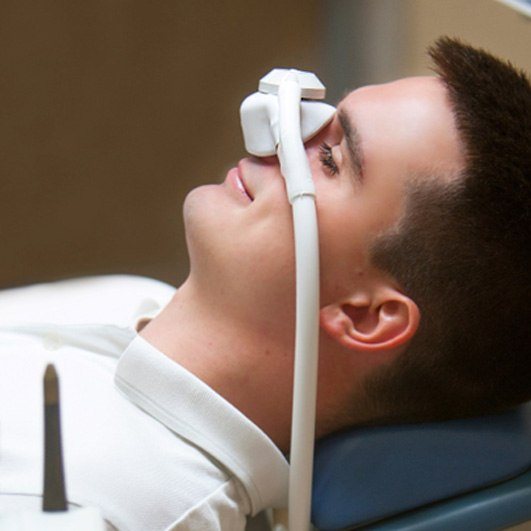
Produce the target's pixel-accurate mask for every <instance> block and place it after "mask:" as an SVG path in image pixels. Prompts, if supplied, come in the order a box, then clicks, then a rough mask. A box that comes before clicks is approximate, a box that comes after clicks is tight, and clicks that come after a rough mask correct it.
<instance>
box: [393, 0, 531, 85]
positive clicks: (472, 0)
mask: <svg viewBox="0 0 531 531" xmlns="http://www.w3.org/2000/svg"><path fill="white" fill-rule="evenodd" d="M403 1H404V9H405V12H406V14H407V17H406V20H407V25H408V49H407V50H406V54H405V56H406V58H407V59H406V64H405V74H409V75H411V74H418V73H427V72H428V68H427V65H428V60H427V58H426V55H425V52H424V51H425V49H426V47H427V46H428V45H429V44H430V43H432V42H433V41H434V40H435V39H436V38H437V37H438V36H440V35H450V36H456V37H461V38H462V39H464V40H466V41H468V42H470V43H471V44H473V45H474V46H481V47H484V48H486V49H488V50H490V51H491V52H493V53H495V54H497V55H500V56H502V57H505V58H507V59H509V60H510V61H512V62H513V63H514V64H516V65H518V66H520V67H521V68H525V69H526V70H527V71H528V72H531V19H529V18H526V17H524V16H523V15H521V14H519V13H517V12H516V11H514V10H513V9H511V8H509V7H507V6H506V5H504V4H501V3H499V2H496V1H495V0H403Z"/></svg>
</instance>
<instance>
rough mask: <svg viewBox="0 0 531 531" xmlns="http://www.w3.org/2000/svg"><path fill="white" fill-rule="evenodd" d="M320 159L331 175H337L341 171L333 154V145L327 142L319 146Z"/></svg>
mask: <svg viewBox="0 0 531 531" xmlns="http://www.w3.org/2000/svg"><path fill="white" fill-rule="evenodd" d="M319 160H320V161H321V163H322V165H323V166H324V167H325V168H326V169H327V171H328V173H330V175H335V174H336V173H337V172H338V171H339V168H338V167H337V165H336V163H335V161H334V157H333V156H332V147H331V146H329V145H328V144H327V143H326V142H324V143H322V144H321V145H320V146H319Z"/></svg>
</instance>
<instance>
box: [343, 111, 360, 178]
mask: <svg viewBox="0 0 531 531" xmlns="http://www.w3.org/2000/svg"><path fill="white" fill-rule="evenodd" d="M337 117H338V119H339V123H340V124H341V128H342V129H343V132H344V134H345V140H346V141H347V148H348V149H347V150H348V155H349V161H350V166H351V168H352V171H353V172H354V174H355V175H356V176H358V177H360V179H361V178H362V177H363V150H362V149H361V139H360V135H359V133H358V130H357V129H356V127H355V126H354V124H353V123H352V122H351V120H350V118H349V117H348V115H347V113H346V111H345V110H344V109H339V111H337Z"/></svg>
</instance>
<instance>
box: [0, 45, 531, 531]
mask: <svg viewBox="0 0 531 531" xmlns="http://www.w3.org/2000/svg"><path fill="white" fill-rule="evenodd" d="M431 55H432V57H433V59H434V60H435V63H436V65H437V72H438V74H439V77H423V78H409V79H403V80H399V81H396V82H393V83H389V84H385V85H379V86H370V87H365V88H362V89H358V90H356V91H354V92H352V93H350V94H349V95H348V96H347V97H346V98H344V99H343V100H342V102H341V103H340V105H339V107H338V113H337V116H336V117H335V118H334V120H333V122H332V123H331V124H330V125H329V126H328V127H327V128H325V129H324V130H323V131H322V132H321V133H319V134H318V135H317V136H316V137H315V138H313V139H312V140H311V141H309V142H308V143H307V154H308V157H309V160H310V165H311V169H312V174H313V178H314V182H315V186H316V197H317V198H316V201H317V210H318V219H319V231H320V246H321V248H320V255H321V310H320V323H321V328H322V331H323V333H322V334H321V340H320V362H319V391H318V404H317V435H318V436H323V435H326V434H327V433H330V432H333V431H336V430H339V429H342V428H345V427H347V426H352V425H361V424H375V423H382V422H396V421H416V420H430V419H439V418H447V417H453V416H467V415H471V414H478V413H480V412H487V411H492V410H498V409H501V408H504V407H509V406H512V405H514V404H516V403H520V402H523V401H526V400H529V399H530V398H531V385H530V382H531V378H530V377H531V374H530V373H531V364H530V362H529V359H528V355H527V354H528V344H529V327H528V323H529V309H528V301H529V289H530V288H529V287H530V285H531V283H530V282H529V271H528V268H527V265H528V257H529V227H530V224H529V208H530V183H529V168H530V166H531V165H530V153H529V140H530V137H531V131H530V129H531V119H530V118H531V116H530V115H531V89H530V86H529V82H528V80H527V79H526V78H525V76H524V74H522V73H520V72H518V71H516V70H515V69H513V68H512V67H510V66H508V65H507V64H505V63H503V62H500V61H498V60H496V59H494V58H492V57H491V56H490V55H488V54H486V53H484V52H481V51H477V50H474V49H472V48H470V47H468V46H465V45H462V44H460V43H459V42H457V41H452V40H449V39H442V40H440V41H439V42H438V43H437V45H436V46H435V47H434V48H433V49H432V50H431ZM184 217H185V225H186V235H187V244H188V249H189V253H190V262H191V271H190V275H189V277H188V279H187V280H186V282H185V283H184V284H183V285H182V286H181V287H180V288H179V290H178V291H176V292H175V294H174V295H173V294H172V298H171V301H170V302H169V303H168V304H167V305H166V306H165V308H164V309H163V310H162V311H160V312H159V313H158V314H157V315H156V317H155V318H154V319H152V320H150V321H149V320H147V319H146V320H143V321H139V322H138V324H137V329H138V330H139V335H137V336H135V335H134V333H131V332H130V331H129V332H128V333H127V334H124V336H123V337H122V339H121V342H120V341H118V340H116V341H115V342H114V344H112V345H110V343H111V341H110V340H109V338H108V336H105V337H106V340H107V343H105V342H104V344H102V343H101V341H99V342H97V344H96V345H95V346H92V350H93V351H96V350H97V351H98V352H100V353H103V354H105V353H106V352H112V354H107V359H105V361H104V362H102V361H101V360H100V361H98V362H94V363H95V364H96V365H97V367H98V370H99V371H100V373H101V374H102V376H101V379H102V381H103V380H104V379H105V378H106V380H105V382H106V383H105V384H102V386H103V387H102V388H104V392H105V393H106V395H105V396H106V402H105V403H104V404H103V405H102V406H101V407H102V408H105V407H106V408H107V413H106V414H107V423H106V424H105V423H103V424H102V426H103V427H101V426H100V424H98V422H100V421H99V420H98V419H96V420H94V419H93V418H92V417H91V418H90V422H93V425H90V429H89V427H88V426H87V428H86V429H85V430H84V434H83V436H84V437H85V438H86V439H88V440H89V441H93V440H94V437H95V436H94V433H93V432H94V431H96V430H98V429H102V430H103V429H107V428H108V426H109V423H116V425H117V426H118V427H117V428H116V429H115V430H114V431H113V432H112V434H107V433H106V434H105V437H104V438H103V440H102V441H101V442H102V447H101V448H100V449H99V450H98V451H100V452H101V454H98V456H100V455H106V456H107V458H106V459H103V458H100V457H98V459H96V460H94V458H92V459H91V462H92V463H93V464H94V468H98V467H99V470H98V472H100V473H101V475H100V476H98V479H96V478H95V477H92V475H91V474H89V472H88V471H87V466H86V464H85V463H84V460H83V459H81V458H80V459H79V460H78V461H77V462H76V461H75V460H72V463H73V464H72V465H71V467H75V466H77V470H76V472H77V474H78V476H79V477H83V478H84V479H85V480H84V481H83V482H82V483H83V485H82V486H80V485H76V487H75V490H76V489H77V490H76V494H77V497H74V498H73V499H72V501H74V502H77V503H81V504H96V505H98V506H100V507H103V509H104V514H105V516H106V518H107V520H108V521H110V522H111V523H113V524H114V525H115V526H117V527H119V528H120V529H122V528H124V529H135V528H136V529H142V528H144V529H147V528H149V529H161V528H164V527H165V526H172V527H171V528H172V529H231V530H234V529H240V528H242V527H243V526H244V522H245V515H246V514H248V513H253V514H254V513H256V512H258V511H259V510H261V509H263V508H264V507H267V506H270V505H275V504H281V503H282V501H283V499H284V496H285V488H286V474H287V472H286V463H285V461H284V458H283V457H282V455H281V453H280V452H279V451H278V449H280V451H281V452H286V451H287V450H288V448H289V434H290V406H291V386H292V373H293V370H292V363H293V358H292V352H293V343H294V336H293V330H294V299H295V297H294V270H293V262H294V257H293V234H292V228H291V212H290V206H289V204H288V202H287V199H286V194H285V189H284V183H283V179H282V177H281V174H280V169H279V166H278V162H277V160H276V158H269V159H263V160H257V159H244V160H243V161H241V162H240V164H239V165H238V169H237V171H231V172H229V174H228V176H227V178H226V179H225V181H224V183H223V184H221V185H211V186H204V187H200V188H198V189H196V190H194V191H192V192H191V193H190V194H189V195H188V197H187V199H186V202H185V206H184ZM78 332H79V331H78ZM107 332H108V331H107ZM107 332H106V333H107ZM80 333H81V332H80ZM100 335H101V334H100ZM131 339H132V341H131ZM128 341H130V343H128ZM87 349H90V345H89V346H87ZM122 349H125V352H124V353H123V355H122V356H121V358H120V361H119V362H118V364H117V367H116V368H115V365H116V363H115V362H114V361H112V360H111V358H112V357H113V356H118V355H120V351H121V350H122ZM79 355H80V356H82V357H83V360H84V365H83V367H84V369H85V370H86V371H87V372H88V371H90V370H93V368H92V369H91V367H92V366H91V365H90V363H91V362H90V360H88V357H87V355H86V353H82V354H79ZM100 358H101V355H100ZM71 359H72V358H71V357H70V358H69V360H60V359H59V360H58V363H59V364H60V363H62V365H63V367H61V366H59V371H60V370H61V368H62V369H63V371H64V372H67V373H68V369H69V367H68V363H69V361H71ZM87 360H88V361H87ZM76 370H77V369H76V368H75V367H74V366H72V367H71V372H70V373H68V375H69V378H70V381H72V379H73V378H82V377H81V376H79V370H77V372H76ZM98 370H97V371H95V372H94V374H93V377H94V379H96V377H98V378H99V376H97V373H98ZM103 373H105V375H104V376H103ZM60 374H61V371H60ZM98 374H99V373H98ZM113 375H114V378H115V382H116V386H117V387H118V389H119V390H120V391H121V393H123V396H122V395H116V393H115V390H114V388H112V385H111V384H110V383H109V382H111V381H112V376H113ZM63 380H64V381H65V385H67V384H66V382H67V378H66V377H64V378H63ZM83 381H85V380H82V379H81V380H80V385H81V384H82V382H83ZM91 381H92V378H91ZM205 384H206V385H205ZM13 392H14V391H13ZM83 392H84V393H86V395H87V396H88V395H91V393H92V395H93V396H97V390H96V389H92V388H91V387H90V385H88V384H87V385H86V386H85V387H84V390H83ZM78 394H79V393H78ZM74 395H75V392H74V390H72V392H71V397H70V400H71V401H72V400H74V398H72V396H74ZM92 395H91V396H92ZM94 400H96V398H94ZM64 403H65V407H66V405H67V404H68V398H65V399H64ZM105 404H108V405H107V406H105ZM132 404H135V405H136V406H138V407H139V408H140V409H138V408H136V407H135V406H133V405H132ZM141 410H142V411H141ZM115 411H116V412H115ZM242 413H243V415H242ZM85 415H87V412H86V411H85ZM65 416H66V417H67V419H68V418H69V417H68V413H67V414H66V415H65ZM93 416H94V417H95V415H93ZM71 417H75V415H74V414H73V413H72V414H71ZM77 422H78V424H79V422H81V421H80V420H79V419H77ZM69 423H70V424H71V427H70V433H73V432H74V431H75V429H74V427H73V426H74V423H75V420H73V419H71V420H70V421H65V431H67V428H68V426H67V425H68V424H69ZM77 427H78V430H81V427H80V426H79V425H78V426H77ZM81 431H82V430H81ZM124 434H125V435H124ZM65 437H66V438H67V439H68V437H69V436H68V435H65ZM70 437H71V438H72V441H71V443H72V444H71V448H73V449H75V448H76V447H77V448H78V447H79V446H80V445H83V444H85V445H87V446H91V448H92V447H93V446H95V445H96V443H94V442H92V443H90V444H89V443H87V442H85V443H83V438H79V439H78V440H77V441H75V442H76V444H77V446H76V444H74V439H75V435H70ZM136 439H138V441H137V440H136ZM150 441H153V442H152V443H151V442H150ZM271 441H272V442H273V443H274V444H272V443H271ZM96 446H97V445H96ZM65 451H66V452H68V450H65ZM71 452H74V450H71ZM82 457H83V458H84V459H87V456H86V454H83V453H82ZM94 461H95V462H94ZM116 461H119V462H120V465H117V464H116ZM177 464H178V466H177ZM102 469H103V472H102ZM67 470H68V463H67ZM67 474H68V472H67ZM72 474H73V473H72ZM87 477H88V478H89V480H87V479H86V478H87ZM13 481H14V480H13ZM73 481H75V480H73ZM91 482H92V483H94V484H97V485H98V487H99V488H105V487H104V485H112V488H111V487H108V489H107V491H106V496H105V497H104V499H101V496H100V498H98V496H97V495H95V494H94V495H91V494H90V485H91ZM139 483H141V485H139ZM28 489H29V487H28ZM83 489H84V490H83ZM152 489H155V492H156V494H157V495H156V496H155V495H152V496H151V495H150V496H148V500H149V503H147V502H145V500H144V501H143V498H142V496H144V497H145V496H146V494H145V493H146V492H148V493H149V492H150V490H152ZM142 493H144V494H142ZM0 498H1V497H0ZM128 498H129V500H128ZM117 500H118V501H117ZM124 513H126V514H124Z"/></svg>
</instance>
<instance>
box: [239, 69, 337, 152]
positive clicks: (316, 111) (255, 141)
mask: <svg viewBox="0 0 531 531" xmlns="http://www.w3.org/2000/svg"><path fill="white" fill-rule="evenodd" d="M288 72H290V73H294V74H295V75H296V76H297V79H298V82H299V85H300V87H301V97H302V98H303V100H302V101H301V104H300V113H301V116H300V123H301V136H302V140H303V142H306V141H307V140H309V139H310V138H312V137H313V136H315V135H316V134H317V133H318V132H319V131H320V130H321V129H323V127H325V126H326V125H327V124H328V123H329V122H330V121H331V120H332V118H333V116H334V114H335V112H336V109H335V107H333V106H332V105H328V104H326V103H323V102H319V101H308V100H320V99H323V98H324V96H325V87H324V85H323V84H322V83H321V82H320V81H319V79H318V77H317V76H316V75H315V74H313V73H311V72H303V71H300V70H285V69H279V68H277V69H274V70H271V72H269V74H267V75H266V76H264V77H263V78H262V79H261V80H260V83H259V85H258V90H259V92H255V93H254V94H251V95H250V96H248V97H247V98H245V100H244V101H243V103H242V104H241V107H240V118H241V125H242V130H243V140H244V143H245V149H246V150H247V152H248V153H250V154H251V155H255V156H257V157H267V156H269V155H275V154H276V152H277V146H278V143H279V134H280V133H279V105H278V97H277V94H278V89H279V86H280V83H281V82H282V80H283V79H284V78H285V76H286V75H287V73H288Z"/></svg>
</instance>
